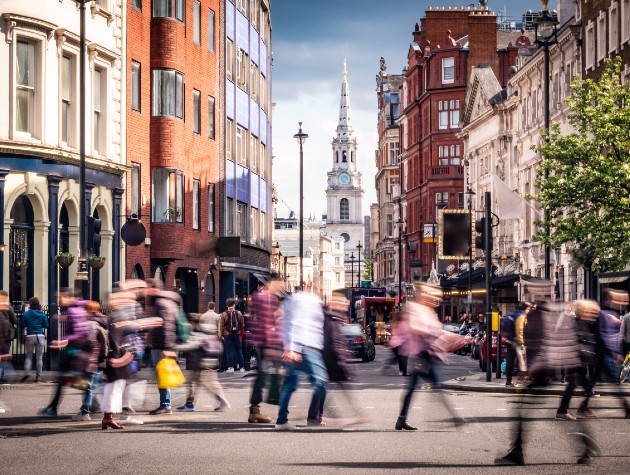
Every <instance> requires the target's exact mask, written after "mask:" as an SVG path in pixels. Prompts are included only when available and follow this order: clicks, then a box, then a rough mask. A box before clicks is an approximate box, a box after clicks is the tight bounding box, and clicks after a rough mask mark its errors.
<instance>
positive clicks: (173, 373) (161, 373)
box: [155, 358, 186, 389]
mask: <svg viewBox="0 0 630 475" xmlns="http://www.w3.org/2000/svg"><path fill="white" fill-rule="evenodd" d="M155 371H156V373H157V385H158V388H160V389H168V388H176V387H177V386H181V385H182V384H184V381H186V378H184V373H182V370H181V369H180V368H179V365H178V364H177V361H175V360H174V359H172V358H162V359H161V360H160V361H158V364H157V366H156V367H155Z"/></svg>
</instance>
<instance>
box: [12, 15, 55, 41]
mask: <svg viewBox="0 0 630 475" xmlns="http://www.w3.org/2000/svg"><path fill="white" fill-rule="evenodd" d="M2 19H3V20H4V21H5V22H6V23H7V30H6V42H7V43H9V44H10V43H11V42H12V41H13V30H14V29H15V27H16V26H17V27H20V28H24V29H31V30H38V31H41V32H42V33H44V34H45V35H46V36H47V37H48V41H50V40H51V39H52V37H53V33H54V31H55V28H57V26H56V25H54V24H52V23H48V22H47V21H44V20H40V19H38V18H31V17H28V16H24V15H16V14H15V13H3V14H2Z"/></svg>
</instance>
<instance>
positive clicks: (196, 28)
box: [193, 2, 201, 45]
mask: <svg viewBox="0 0 630 475" xmlns="http://www.w3.org/2000/svg"><path fill="white" fill-rule="evenodd" d="M193 42H194V43H195V44H196V45H198V44H201V3H199V2H194V3H193Z"/></svg>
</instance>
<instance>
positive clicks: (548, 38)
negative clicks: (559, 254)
mask: <svg viewBox="0 0 630 475" xmlns="http://www.w3.org/2000/svg"><path fill="white" fill-rule="evenodd" d="M547 3H548V0H542V10H541V11H540V15H539V16H538V18H537V19H536V24H535V27H536V43H537V44H538V45H540V46H542V47H543V49H544V51H545V100H544V103H545V134H546V136H545V140H546V141H547V142H548V141H549V83H550V81H549V47H550V46H551V45H553V44H555V43H557V36H556V27H557V25H558V20H557V19H556V18H555V17H553V16H552V15H550V14H549V10H548V9H547ZM548 176H549V171H548V170H547V169H545V174H544V178H545V180H546V179H547V177H548ZM550 232H551V230H550V228H549V213H548V212H545V234H546V235H547V236H549V234H550ZM550 278H551V247H549V244H547V245H545V279H546V280H549V279H550Z"/></svg>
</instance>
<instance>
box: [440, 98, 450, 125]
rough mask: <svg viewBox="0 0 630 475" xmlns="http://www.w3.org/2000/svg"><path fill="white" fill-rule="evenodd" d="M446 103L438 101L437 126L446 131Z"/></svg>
mask: <svg viewBox="0 0 630 475" xmlns="http://www.w3.org/2000/svg"><path fill="white" fill-rule="evenodd" d="M447 109H448V101H438V126H439V128H440V129H448V110H447Z"/></svg>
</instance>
